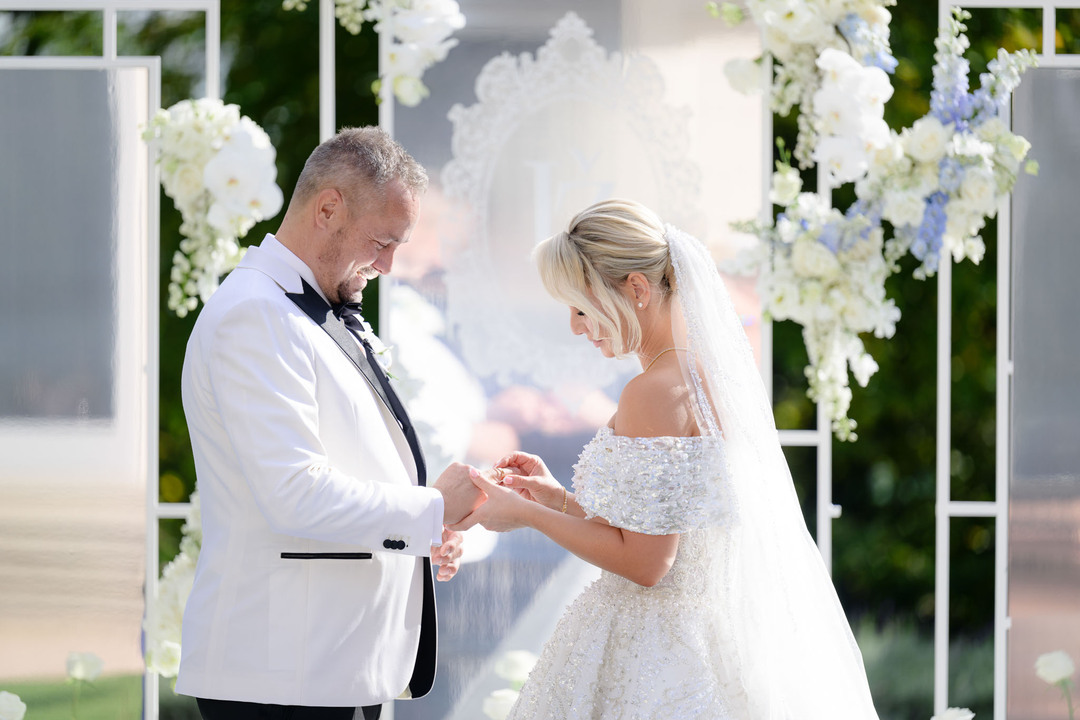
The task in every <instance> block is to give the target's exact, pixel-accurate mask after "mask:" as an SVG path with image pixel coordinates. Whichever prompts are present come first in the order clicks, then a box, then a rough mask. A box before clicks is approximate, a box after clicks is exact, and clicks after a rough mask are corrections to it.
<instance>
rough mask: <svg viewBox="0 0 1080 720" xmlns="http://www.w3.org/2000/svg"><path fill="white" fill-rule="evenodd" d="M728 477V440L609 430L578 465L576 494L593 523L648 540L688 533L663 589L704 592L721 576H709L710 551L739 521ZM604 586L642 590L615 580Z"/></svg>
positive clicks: (607, 578) (605, 579)
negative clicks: (725, 446) (598, 521)
mask: <svg viewBox="0 0 1080 720" xmlns="http://www.w3.org/2000/svg"><path fill="white" fill-rule="evenodd" d="M725 477H726V466H725V463H724V452H723V441H722V440H721V439H720V438H715V437H657V438H630V437H623V436H620V435H615V434H614V433H613V432H612V430H611V428H608V427H604V428H601V429H600V431H599V432H598V433H597V434H596V437H594V438H593V439H592V441H591V442H590V443H589V444H588V445H586V446H585V448H584V449H583V450H582V452H581V456H580V458H579V460H578V462H577V464H576V465H574V491H575V493H576V498H577V502H578V504H579V505H581V507H582V509H584V510H585V512H586V517H594V516H599V517H602V518H604V519H605V520H607V521H608V522H609V523H610V524H612V525H614V526H617V527H620V528H623V529H625V530H631V531H633V532H639V533H645V534H648V535H668V534H672V533H680V534H681V537H680V539H679V551H678V555H677V557H676V559H675V563H674V564H673V565H672V568H671V570H670V571H669V572H668V574H667V576H665V577H664V579H663V580H662V581H661V582H660V584H659V585H657V588H663V587H668V588H679V589H680V590H681V591H685V592H702V591H705V589H706V587H705V585H706V584H707V583H710V582H713V581H714V580H715V577H716V576H715V575H712V574H711V573H709V572H708V571H707V566H709V565H711V564H712V561H713V560H714V553H713V552H711V551H710V546H713V549H715V543H716V542H717V541H718V539H719V538H718V536H719V535H725V534H727V531H729V530H730V529H731V527H732V526H733V525H734V523H735V520H736V517H737V513H736V508H735V506H734V502H733V500H732V498H731V496H730V494H729V493H727V492H726V490H727V483H726V482H725ZM602 582H603V583H606V584H612V585H622V584H626V585H628V586H632V587H627V588H626V589H629V590H633V588H639V586H636V585H635V584H634V583H633V582H631V581H629V580H626V579H625V578H622V577H619V576H618V575H614V574H612V573H604V575H603V578H602ZM657 588H639V589H640V590H641V591H645V592H648V591H651V590H655V589H657Z"/></svg>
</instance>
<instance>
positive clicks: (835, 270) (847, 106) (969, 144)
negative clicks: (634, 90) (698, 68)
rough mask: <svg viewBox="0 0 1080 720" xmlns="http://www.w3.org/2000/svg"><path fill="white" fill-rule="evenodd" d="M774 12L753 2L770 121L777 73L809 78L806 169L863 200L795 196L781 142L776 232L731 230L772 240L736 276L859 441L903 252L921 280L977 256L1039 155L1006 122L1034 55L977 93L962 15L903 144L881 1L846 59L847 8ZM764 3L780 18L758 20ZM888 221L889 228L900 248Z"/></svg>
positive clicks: (814, 395) (996, 65)
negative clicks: (782, 323) (788, 336)
mask: <svg viewBox="0 0 1080 720" xmlns="http://www.w3.org/2000/svg"><path fill="white" fill-rule="evenodd" d="M776 1H778V0H752V1H751V3H750V8H751V11H752V12H754V14H755V17H759V16H760V18H761V22H763V23H764V27H765V43H766V51H767V52H769V53H771V54H773V55H774V57H775V59H778V60H780V61H782V62H784V63H785V65H784V67H783V68H782V69H781V70H778V71H777V81H776V82H774V85H773V93H774V110H776V109H777V106H776V97H777V96H779V95H780V94H782V93H784V92H789V91H790V88H791V87H793V85H792V84H791V83H792V82H794V81H791V82H788V84H787V85H783V86H782V87H781V86H778V84H777V83H779V82H780V79H781V76H782V75H783V76H784V77H789V76H790V77H795V76H799V77H803V78H804V79H805V80H806V82H805V83H802V84H797V87H798V90H799V92H798V93H797V96H798V97H795V96H794V95H793V96H792V97H795V100H793V102H794V101H799V102H800V103H802V102H806V101H807V100H809V104H808V105H803V107H802V108H801V109H802V114H801V115H800V126H799V143H800V145H801V146H802V147H801V148H799V147H797V148H796V156H797V157H798V156H799V153H800V150H801V151H802V153H803V154H804V158H805V156H806V155H807V154H809V156H810V157H812V159H813V160H815V161H816V162H818V163H819V164H820V165H821V166H822V167H823V168H824V169H825V170H826V172H827V175H828V178H829V181H830V182H831V183H834V184H842V183H848V182H853V183H854V187H855V193H856V196H857V197H858V200H857V202H856V203H855V204H854V205H852V206H851V207H850V208H848V209H847V211H846V212H844V213H841V212H840V211H839V210H836V209H834V208H832V207H831V204H830V203H828V202H827V201H824V200H822V199H819V196H817V195H815V194H811V193H804V192H800V190H801V187H802V182H801V179H800V177H799V174H798V172H797V171H796V170H795V169H794V168H792V167H791V165H790V163H789V159H788V158H787V157H786V156H784V149H783V145H782V144H780V150H781V157H782V159H781V161H780V162H779V163H777V172H776V173H775V174H774V175H773V178H772V191H771V192H770V200H771V201H772V202H773V203H774V204H776V205H778V206H780V208H781V212H780V214H779V216H778V217H777V219H776V221H775V223H772V224H769V225H761V224H760V223H741V224H737V225H736V228H737V229H740V230H744V231H748V232H751V233H753V234H756V235H758V236H759V238H760V239H761V240H762V241H763V243H762V244H761V245H759V246H758V247H757V248H756V249H753V250H751V251H750V252H749V253H748V254H747V255H745V256H744V257H742V258H739V259H738V260H737V262H736V263H735V264H734V265H733V268H732V269H734V270H735V271H738V272H757V273H758V290H759V294H760V296H761V299H762V303H763V308H764V311H765V314H766V315H767V316H768V317H771V318H773V319H777V320H785V319H790V320H794V321H795V322H798V323H799V324H800V325H802V326H803V339H804V342H805V344H806V348H807V354H808V356H809V360H810V362H809V365H808V366H807V368H806V375H807V378H808V379H809V391H808V395H809V396H810V398H811V399H813V400H815V401H817V402H819V403H823V404H824V406H825V409H826V412H827V413H828V416H829V418H830V419H831V422H832V429H833V432H834V434H835V435H836V437H837V438H838V439H840V440H855V439H856V438H857V436H856V434H855V433H854V429H855V425H856V424H855V422H854V421H853V420H852V419H851V418H849V417H848V410H849V409H850V403H851V390H850V386H849V373H850V375H854V377H855V379H856V381H857V382H858V383H859V384H860V385H863V386H865V385H866V383H867V382H868V380H869V378H870V376H871V375H873V374H874V372H875V371H876V370H877V364H876V363H875V362H874V360H873V358H871V357H870V356H869V355H868V354H867V353H866V352H865V348H864V346H863V343H862V341H861V340H860V339H859V335H860V334H861V333H865V332H873V333H874V334H875V336H877V337H879V338H888V337H892V335H893V333H894V331H895V327H896V322H897V321H898V320H899V318H900V311H899V310H898V309H897V308H896V305H895V304H894V303H893V301H892V300H891V299H888V298H886V297H885V280H886V279H887V278H888V277H889V275H891V274H893V273H895V272H897V271H898V270H899V260H900V258H901V257H903V256H904V255H905V254H906V253H908V252H910V253H911V254H912V255H914V256H915V257H916V258H917V259H918V260H920V261H922V266H921V267H920V268H918V270H916V276H917V277H920V278H924V277H927V276H928V275H932V274H933V273H934V272H935V271H936V270H937V267H938V261H939V259H940V256H941V254H942V253H943V252H945V253H948V254H950V255H951V256H952V257H953V259H954V260H955V261H957V262H960V261H962V260H964V259H965V258H967V259H970V260H972V261H973V262H975V263H978V262H979V261H980V260H981V259H982V256H983V253H984V252H985V248H984V245H983V241H982V239H981V238H980V237H979V236H978V233H979V232H980V230H981V229H982V228H983V227H984V226H985V224H986V220H987V219H988V218H992V217H994V215H995V213H996V210H997V207H998V205H999V203H1000V202H1001V201H1002V200H1003V198H1004V197H1005V196H1006V195H1007V194H1008V193H1009V192H1011V191H1012V188H1013V186H1014V185H1015V183H1016V179H1017V176H1018V174H1019V171H1020V168H1021V166H1022V163H1023V161H1024V159H1025V157H1026V156H1027V153H1028V150H1029V149H1030V144H1029V143H1028V142H1027V141H1026V140H1025V139H1024V138H1022V137H1019V136H1017V135H1014V134H1013V133H1012V132H1010V131H1009V129H1008V128H1007V127H1006V126H1005V124H1004V123H1003V122H1002V121H1001V119H1000V118H999V114H1000V111H1001V109H1002V107H1003V106H1004V103H1005V102H1006V101H1007V100H1008V97H1009V95H1010V94H1011V93H1012V91H1013V90H1014V89H1015V88H1016V86H1017V84H1018V83H1019V81H1020V75H1021V73H1022V72H1023V71H1024V70H1025V69H1026V68H1028V67H1031V66H1032V65H1034V63H1035V58H1034V55H1033V54H1032V53H1031V52H1030V51H1020V52H1018V53H1013V54H1010V53H1007V52H1005V51H1003V50H1002V51H999V53H998V56H997V58H996V59H995V60H993V61H991V62H990V64H989V66H988V69H987V72H986V73H984V74H983V75H982V76H981V78H980V80H981V86H980V88H979V89H978V90H975V91H974V92H971V91H969V88H968V73H969V64H968V62H967V61H966V60H965V59H964V58H963V53H964V51H965V50H966V49H967V47H968V42H967V38H966V37H964V35H963V33H964V31H965V30H966V28H965V27H964V25H963V20H965V19H966V18H967V17H970V15H969V14H968V13H966V12H965V11H963V10H960V9H956V10H955V11H954V17H953V18H952V20H951V21H950V22H949V23H947V24H946V25H945V26H944V27H942V28H941V30H940V32H939V36H938V38H937V41H936V48H937V53H936V54H935V56H934V58H935V66H934V87H933V93H932V95H931V103H930V113H929V114H927V115H926V117H923V118H921V119H920V120H918V121H917V122H915V123H914V124H913V126H912V127H910V128H906V129H904V130H902V131H901V132H899V133H897V132H894V131H892V130H890V129H889V128H888V126H887V125H886V124H885V122H884V120H883V112H884V104H885V102H887V101H888V99H889V98H890V97H891V95H892V86H891V84H890V83H889V81H888V78H887V76H886V75H885V70H888V69H891V67H888V66H889V65H890V63H889V62H887V61H886V56H887V47H888V46H887V38H888V17H887V16H888V12H887V11H885V10H884V8H883V7H881V6H880V5H879V4H875V3H862V4H860V7H861V10H860V11H859V12H862V13H863V14H862V15H858V18H859V22H858V23H856V22H855V20H852V19H848V16H847V15H845V16H843V17H844V18H845V19H844V20H843V22H844V23H849V24H852V28H856V29H857V30H858V32H856V30H855V29H851V28H849V29H848V30H847V31H844V30H843V29H838V30H837V31H838V32H841V34H842V35H843V36H844V38H845V39H848V38H849V36H852V33H855V34H858V33H862V35H861V37H862V38H863V40H862V41H860V42H855V43H850V45H851V48H850V49H851V50H852V52H846V51H844V50H841V49H837V47H836V43H835V40H836V37H835V34H832V35H830V31H829V27H831V26H829V25H828V19H829V18H833V19H835V15H833V14H831V13H832V12H833V10H828V11H826V10H825V9H823V8H824V6H826V5H827V6H828V7H830V8H832V7H833V6H834V5H835V6H841V5H842V6H844V7H847V6H848V5H850V3H846V2H824V0H822V1H821V2H809V3H801V4H799V8H801V9H792V10H791V12H790V13H789V15H790V16H791V17H788V16H786V15H785V16H784V17H783V18H782V19H781V18H780V16H779V15H776V13H777V12H779V11H778V10H777V8H774V7H771V6H772V5H773V4H775V2H776ZM765 6H770V8H771V9H770V10H768V11H763V12H755V11H754V9H755V8H757V9H758V10H760V9H761V8H763V7H765ZM875 8H877V10H880V11H881V13H883V14H879V13H877V11H876V10H875ZM848 9H849V10H850V9H851V8H848ZM770 13H772V14H770ZM856 14H857V13H856ZM868 18H877V20H876V21H875V22H871V21H870V19H868ZM879 21H880V22H879ZM879 25H880V26H883V27H879ZM834 29H836V28H834ZM778 38H779V39H778ZM791 38H805V39H806V40H805V42H802V43H800V44H797V45H795V44H793V43H791V42H787V41H789V40H790V39H791ZM821 38H825V40H822V39H821ZM785 42H786V44H785ZM822 43H824V46H822ZM860 43H861V44H860ZM883 43H884V44H883ZM856 48H861V49H859V50H857V51H856ZM860 53H861V58H860V60H857V59H856V56H858V55H859V54H860ZM887 59H888V60H891V56H887ZM891 64H895V61H892V63H891ZM735 72H737V71H736V70H732V71H731V73H732V74H734V73H735ZM785 82H787V81H785ZM800 82H801V81H800ZM811 85H812V86H813V89H812V90H811ZM808 94H809V97H808ZM785 102H786V101H785ZM785 107H786V109H790V107H789V106H785ZM786 109H785V111H786ZM804 120H805V122H804ZM804 131H808V132H807V133H804ZM809 142H813V143H814V144H813V146H812V147H808V146H807V145H806V143H809ZM1027 170H1028V172H1031V173H1034V172H1035V171H1036V170H1037V166H1035V165H1034V163H1028V166H1027ZM883 221H884V222H888V223H889V225H890V226H891V227H892V229H893V234H892V236H891V237H886V235H885V226H884V225H883Z"/></svg>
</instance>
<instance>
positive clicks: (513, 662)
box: [495, 650, 536, 684]
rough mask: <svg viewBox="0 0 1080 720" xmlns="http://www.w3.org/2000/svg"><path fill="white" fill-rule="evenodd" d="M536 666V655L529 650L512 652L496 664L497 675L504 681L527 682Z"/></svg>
mask: <svg viewBox="0 0 1080 720" xmlns="http://www.w3.org/2000/svg"><path fill="white" fill-rule="evenodd" d="M534 665H536V655H533V654H532V653H531V652H529V651H528V650H511V651H510V652H508V653H506V654H505V655H503V656H502V657H501V658H499V659H498V660H497V661H496V662H495V674H496V675H498V676H499V677H501V678H503V679H504V680H509V681H510V682H512V683H516V684H520V683H523V682H525V680H526V679H527V678H528V677H529V673H530V672H532V669H533V666H534Z"/></svg>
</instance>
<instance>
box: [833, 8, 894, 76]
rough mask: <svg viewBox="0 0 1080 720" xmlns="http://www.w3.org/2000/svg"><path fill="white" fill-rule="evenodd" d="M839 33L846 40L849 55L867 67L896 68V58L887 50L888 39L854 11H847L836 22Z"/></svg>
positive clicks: (888, 70)
mask: <svg viewBox="0 0 1080 720" xmlns="http://www.w3.org/2000/svg"><path fill="white" fill-rule="evenodd" d="M836 27H837V29H838V30H839V31H840V34H841V35H843V36H844V39H845V40H847V43H848V47H849V48H850V50H851V56H852V57H857V58H859V59H860V62H862V64H863V65H865V66H867V67H878V68H881V69H882V70H884V71H885V72H887V73H890V74H891V73H892V72H893V71H894V70H896V58H894V57H893V56H892V53H891V52H890V50H889V39H888V37H886V35H885V34H884V33H882V32H880V31H875V30H874V29H873V27H871V25H870V24H869V23H867V22H866V21H865V20H863V19H862V18H861V17H859V16H858V15H857V14H855V13H848V14H847V15H845V16H844V18H843V19H842V20H840V22H839V23H838V24H837V26H836Z"/></svg>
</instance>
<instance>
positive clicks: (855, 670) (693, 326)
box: [509, 226, 878, 720]
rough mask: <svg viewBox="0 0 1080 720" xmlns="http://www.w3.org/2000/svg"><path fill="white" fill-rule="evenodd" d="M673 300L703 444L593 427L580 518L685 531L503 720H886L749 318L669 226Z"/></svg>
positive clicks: (652, 530) (584, 597) (562, 638)
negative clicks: (653, 577) (669, 553)
mask: <svg viewBox="0 0 1080 720" xmlns="http://www.w3.org/2000/svg"><path fill="white" fill-rule="evenodd" d="M664 237H665V239H666V241H667V243H668V248H669V252H670V257H671V262H672V268H673V270H674V276H675V277H674V280H675V282H674V283H673V287H674V288H675V295H674V298H673V301H672V303H671V319H672V328H673V330H674V341H675V342H674V345H675V346H676V347H682V348H686V349H687V352H685V353H679V358H680V366H681V368H682V371H683V379H684V381H685V384H686V388H687V389H688V390H689V391H690V397H691V406H692V408H693V410H694V418H695V420H696V421H697V426H698V429H699V431H700V432H701V437H695V438H674V437H665V438H627V437H621V436H617V435H614V434H613V432H612V431H611V429H610V428H604V429H601V430H600V432H599V433H598V434H597V436H596V437H595V438H594V439H593V440H592V441H591V442H590V443H589V444H588V445H586V446H585V449H584V450H583V451H582V453H581V459H580V460H579V461H578V463H577V465H576V466H575V475H574V489H575V491H576V493H577V501H578V504H580V505H581V507H582V508H584V509H585V511H586V513H587V514H588V515H590V516H593V515H595V516H599V517H602V518H604V519H606V520H607V521H608V522H610V523H611V524H612V525H615V526H617V527H621V528H624V529H626V530H631V531H634V532H639V533H646V534H653V535H667V534H674V533H678V534H679V535H680V539H679V550H678V555H677V556H676V558H675V562H674V564H673V565H672V567H671V570H670V571H669V572H668V573H667V575H666V576H665V577H664V578H663V579H662V580H661V581H660V582H659V583H658V584H657V585H656V586H655V587H651V588H646V587H642V586H640V585H637V584H635V583H633V582H631V581H629V580H626V579H625V578H622V577H620V576H618V575H614V574H612V573H609V572H604V573H603V574H602V575H601V577H600V579H599V580H597V581H596V582H595V583H593V584H592V585H591V586H589V588H587V589H586V590H585V591H584V592H583V593H582V594H581V596H580V597H578V598H577V600H575V601H574V603H573V604H572V605H571V606H570V608H569V609H568V610H567V612H566V614H565V616H564V617H563V618H562V619H561V620H560V621H559V624H558V626H557V628H556V630H555V632H554V634H553V635H552V637H551V639H550V640H549V641H548V643H547V645H546V647H545V648H544V650H543V652H542V654H541V657H540V659H539V661H538V662H537V664H536V667H535V668H534V670H533V672H532V674H531V675H530V676H529V680H528V681H527V682H526V683H525V686H524V687H523V688H522V690H521V694H520V696H519V698H518V702H517V703H516V704H515V706H514V708H513V709H512V710H511V712H510V715H509V718H510V720H695V719H696V720H878V716H877V712H876V711H875V709H874V702H873V698H872V697H871V695H870V689H869V687H868V685H867V681H866V672H865V669H864V668H863V661H862V654H861V653H860V652H859V647H858V645H857V644H856V643H855V639H854V637H853V636H852V633H851V627H850V626H849V625H848V620H847V617H846V616H845V614H844V609H843V607H841V605H840V601H839V599H838V598H837V596H836V590H835V588H834V587H833V584H832V579H831V578H830V577H829V572H828V569H827V568H826V567H825V564H824V562H823V561H822V557H821V554H820V553H819V552H818V549H817V546H816V545H815V544H814V541H813V538H811V537H810V534H809V533H808V532H807V529H806V523H805V522H804V521H803V516H802V511H801V509H800V508H799V499H798V497H797V496H796V494H795V487H794V485H793V484H792V481H791V472H790V470H789V469H788V466H787V461H786V459H785V457H784V453H783V450H782V449H781V447H780V442H779V436H778V434H777V432H776V425H775V423H774V422H773V415H772V403H771V402H770V400H769V397H768V394H767V393H766V392H765V386H764V385H763V383H762V382H761V376H760V374H759V371H758V367H757V364H756V362H755V360H754V354H753V352H752V350H751V348H750V343H749V341H748V339H747V337H746V332H745V330H744V328H743V324H742V319H741V318H740V317H739V315H738V313H736V312H735V307H734V305H733V304H732V302H731V298H730V296H729V295H728V293H727V289H726V288H725V287H724V283H723V281H722V280H721V278H720V276H719V274H718V273H717V271H716V266H715V263H714V262H713V259H712V256H711V255H710V254H709V252H708V250H707V249H706V248H705V247H704V245H702V244H701V243H700V242H698V241H697V240H695V239H694V238H692V237H690V236H689V235H687V234H686V233H683V232H681V231H680V230H678V229H677V228H674V227H671V226H668V227H667V228H666V230H665V234H664Z"/></svg>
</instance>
